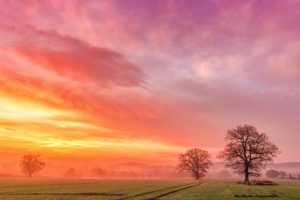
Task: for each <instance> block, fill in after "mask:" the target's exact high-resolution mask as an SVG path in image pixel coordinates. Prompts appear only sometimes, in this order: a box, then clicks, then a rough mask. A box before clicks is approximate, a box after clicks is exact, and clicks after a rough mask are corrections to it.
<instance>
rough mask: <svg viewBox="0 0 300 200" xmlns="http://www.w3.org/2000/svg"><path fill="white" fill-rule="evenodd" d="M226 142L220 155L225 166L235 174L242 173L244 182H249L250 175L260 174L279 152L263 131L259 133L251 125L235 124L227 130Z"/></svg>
mask: <svg viewBox="0 0 300 200" xmlns="http://www.w3.org/2000/svg"><path fill="white" fill-rule="evenodd" d="M225 140H226V142H227V144H226V146H225V149H224V151H223V152H221V154H220V157H221V158H223V159H225V161H226V167H229V168H231V169H233V171H234V172H235V173H237V174H240V175H244V177H245V180H244V182H245V183H248V184H249V183H250V178H249V177H250V176H254V177H255V176H260V171H261V169H263V168H265V167H266V164H267V163H269V162H272V161H273V158H274V157H275V156H276V155H277V154H278V153H279V149H278V147H277V146H276V145H275V144H273V143H272V142H271V141H270V139H269V138H268V136H267V135H266V134H265V133H259V132H258V131H257V129H256V128H255V127H253V126H251V125H244V126H241V125H240V126H237V127H236V128H235V129H231V130H228V132H227V135H226V137H225Z"/></svg>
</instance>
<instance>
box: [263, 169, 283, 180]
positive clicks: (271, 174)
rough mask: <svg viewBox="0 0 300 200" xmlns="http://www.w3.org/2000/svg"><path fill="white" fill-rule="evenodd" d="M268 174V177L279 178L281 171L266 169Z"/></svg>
mask: <svg viewBox="0 0 300 200" xmlns="http://www.w3.org/2000/svg"><path fill="white" fill-rule="evenodd" d="M266 176H267V177H268V178H278V177H279V176H280V172H279V171H276V170H273V169H271V170H268V171H266Z"/></svg>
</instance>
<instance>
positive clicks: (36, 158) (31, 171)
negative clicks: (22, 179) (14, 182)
mask: <svg viewBox="0 0 300 200" xmlns="http://www.w3.org/2000/svg"><path fill="white" fill-rule="evenodd" d="M20 167H21V171H22V172H23V173H24V174H25V175H27V176H28V177H29V178H30V177H32V176H34V175H37V174H38V173H39V172H40V171H41V170H42V169H43V168H44V167H45V162H43V161H42V159H41V157H40V155H34V154H27V155H24V156H23V157H22V160H21V162H20Z"/></svg>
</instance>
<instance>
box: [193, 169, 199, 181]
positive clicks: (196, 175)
mask: <svg viewBox="0 0 300 200" xmlns="http://www.w3.org/2000/svg"><path fill="white" fill-rule="evenodd" d="M194 174H195V179H196V180H199V178H200V176H199V172H198V171H195V172H194Z"/></svg>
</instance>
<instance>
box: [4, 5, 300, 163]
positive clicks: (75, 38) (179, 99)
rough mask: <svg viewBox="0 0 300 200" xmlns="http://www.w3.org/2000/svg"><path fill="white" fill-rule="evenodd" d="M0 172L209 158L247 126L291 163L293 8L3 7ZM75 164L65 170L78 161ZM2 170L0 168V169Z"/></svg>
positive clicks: (298, 28)
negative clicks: (33, 163)
mask: <svg viewBox="0 0 300 200" xmlns="http://www.w3.org/2000/svg"><path fill="white" fill-rule="evenodd" d="M0 7H1V8H2V9H1V11H0V152H1V158H0V163H2V168H3V169H4V168H5V169H7V166H10V167H12V168H14V167H15V168H17V166H16V163H17V162H18V161H19V160H20V156H21V155H23V154H26V153H37V154H41V155H42V157H43V158H45V159H46V160H47V161H48V162H49V163H51V164H52V165H54V164H53V163H56V164H57V165H63V164H65V163H66V162H68V163H75V164H76V163H77V164H80V163H81V164H82V163H85V164H91V165H92V164H93V163H97V164H99V163H100V164H107V163H118V162H142V163H152V164H153V163H156V164H165V163H167V164H176V162H177V157H178V154H179V153H182V152H184V151H186V150H187V149H188V148H192V147H198V148H202V149H205V150H208V151H209V152H210V153H211V154H212V155H213V160H214V161H218V160H217V159H216V158H215V155H217V153H218V152H219V151H220V150H222V148H223V147H224V145H225V141H224V137H225V134H226V132H227V130H228V129H231V128H234V127H236V126H237V125H239V124H252V125H254V126H255V127H257V128H258V130H259V131H261V132H265V133H267V134H268V135H269V137H270V139H271V140H272V141H273V142H274V143H275V144H277V145H278V146H279V148H280V149H281V154H280V155H279V156H278V157H277V158H276V159H275V162H292V161H300V158H299V155H298V154H297V152H298V150H299V141H300V134H299V130H300V123H299V116H300V88H299V85H300V57H299V53H300V20H299V19H300V1H297V0H273V1H269V0H247V1H246V0H201V1H199V0H164V1H160V0H109V1H108V0H107V1H105V0H102V1H98V0H70V1H56V0H43V1H38V0H24V1H10V0H0ZM75 164H74V165H75ZM0 168H1V167H0Z"/></svg>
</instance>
